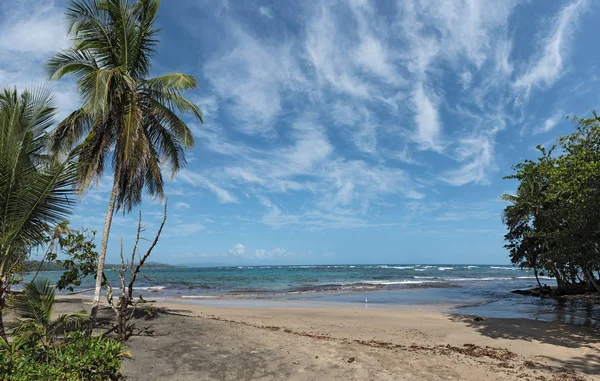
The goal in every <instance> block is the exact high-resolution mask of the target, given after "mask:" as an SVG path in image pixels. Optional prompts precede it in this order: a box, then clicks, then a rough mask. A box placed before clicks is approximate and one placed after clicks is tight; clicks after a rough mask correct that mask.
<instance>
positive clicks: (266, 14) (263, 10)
mask: <svg viewBox="0 0 600 381" xmlns="http://www.w3.org/2000/svg"><path fill="white" fill-rule="evenodd" d="M258 12H259V13H260V14H261V16H264V17H266V18H268V19H273V11H271V8H269V7H259V8H258Z"/></svg>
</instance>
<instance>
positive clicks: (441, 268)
mask: <svg viewBox="0 0 600 381" xmlns="http://www.w3.org/2000/svg"><path fill="white" fill-rule="evenodd" d="M438 270H439V271H446V270H454V267H438Z"/></svg>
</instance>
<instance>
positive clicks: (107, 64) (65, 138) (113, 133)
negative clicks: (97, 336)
mask: <svg viewBox="0 0 600 381" xmlns="http://www.w3.org/2000/svg"><path fill="white" fill-rule="evenodd" d="M158 7H159V1H158V0H137V1H135V2H132V1H129V0H104V1H98V0H72V1H71V4H70V6H69V8H68V10H67V22H68V25H69V31H70V34H71V39H72V47H71V48H70V49H67V50H64V51H62V52H60V53H57V54H56V55H55V56H54V57H53V58H52V59H51V60H50V62H49V63H48V70H49V73H50V75H51V78H53V79H60V78H62V77H64V76H66V75H73V76H74V77H75V78H76V79H77V84H78V87H79V91H80V93H81V96H82V106H81V108H79V109H78V110H76V111H75V112H73V113H72V114H71V115H69V116H68V117H67V118H66V119H65V120H64V121H63V122H62V123H60V124H59V125H58V127H57V128H56V129H55V131H54V133H53V137H52V147H53V149H54V150H55V151H63V150H69V149H71V148H72V147H73V146H75V145H77V144H79V158H78V162H79V184H80V191H81V192H84V191H85V190H86V189H87V188H88V187H89V186H90V185H91V184H93V183H98V182H99V180H100V178H101V176H102V174H103V172H104V168H105V165H106V163H107V161H109V160H110V164H111V167H112V172H113V184H112V190H111V193H110V199H109V202H108V210H107V213H106V219H105V222H104V229H103V235H102V241H101V245H100V252H99V258H98V270H97V274H96V289H95V293H94V303H93V307H92V317H93V319H95V316H96V314H97V309H98V305H99V303H100V293H101V287H102V274H103V270H104V260H105V257H106V249H107V245H108V237H109V234H110V227H111V222H112V217H113V214H114V213H115V211H118V210H123V211H124V212H129V211H130V210H131V209H132V207H134V206H135V205H137V204H139V203H140V202H141V197H142V193H143V190H144V189H146V190H147V191H148V192H149V193H150V194H151V195H154V196H156V197H162V196H163V177H162V169H163V168H166V169H167V170H169V172H170V173H171V176H173V175H174V174H175V173H176V172H177V171H178V170H179V169H180V168H181V167H182V165H184V164H185V155H184V149H185V148H189V147H192V146H193V144H194V140H193V137H192V133H191V131H190V130H189V128H188V127H187V125H186V123H185V122H184V121H183V120H182V119H181V118H180V116H179V115H181V114H188V113H189V114H191V116H192V117H194V118H195V119H197V120H199V121H200V122H202V116H201V114H200V110H199V109H198V107H197V106H196V105H194V104H193V103H192V102H190V101H189V100H187V99H186V98H184V97H183V96H182V95H181V94H182V92H183V91H186V90H190V89H193V88H195V87H196V86H197V82H196V79H195V78H194V77H191V76H188V75H184V74H179V73H174V74H166V75H161V76H158V77H155V78H151V79H149V78H148V77H149V73H150V64H151V58H152V56H153V54H154V53H155V49H156V46H157V44H158V40H157V36H158V30H157V29H156V28H155V26H154V24H155V21H156V18H157V12H158ZM178 113H179V114H178Z"/></svg>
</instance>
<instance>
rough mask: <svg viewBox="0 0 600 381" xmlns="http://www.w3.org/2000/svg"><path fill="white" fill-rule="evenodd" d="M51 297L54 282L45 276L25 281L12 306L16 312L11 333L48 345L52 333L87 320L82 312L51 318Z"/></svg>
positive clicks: (52, 310)
mask: <svg viewBox="0 0 600 381" xmlns="http://www.w3.org/2000/svg"><path fill="white" fill-rule="evenodd" d="M54 298H55V293H54V285H52V284H51V283H50V281H48V280H47V279H38V280H37V281H35V282H31V283H27V284H26V285H25V287H24V289H23V293H21V294H20V295H19V296H18V297H16V298H15V301H14V302H13V306H12V307H13V309H14V311H15V314H16V315H17V324H16V326H15V330H14V331H15V333H16V334H18V335H19V336H20V337H22V338H33V339H36V340H39V342H40V343H41V344H42V345H43V346H44V347H49V346H50V345H52V342H53V341H54V339H55V338H56V336H58V335H59V334H61V333H63V332H65V331H67V330H69V329H74V328H79V327H82V326H83V325H84V324H85V323H86V322H87V321H88V319H89V316H88V315H86V314H82V313H71V314H62V315H59V316H58V317H57V318H56V319H54Z"/></svg>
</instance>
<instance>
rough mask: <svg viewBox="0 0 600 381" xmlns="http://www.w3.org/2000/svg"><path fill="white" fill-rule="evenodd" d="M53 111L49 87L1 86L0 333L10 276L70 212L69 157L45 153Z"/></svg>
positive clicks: (72, 180) (71, 168)
mask: <svg viewBox="0 0 600 381" xmlns="http://www.w3.org/2000/svg"><path fill="white" fill-rule="evenodd" d="M54 117H55V109H54V107H53V99H52V96H51V95H50V93H49V92H48V91H44V90H39V91H37V92H31V91H23V92H21V93H19V92H18V91H17V90H12V89H4V90H1V91H0V208H1V210H0V336H1V337H4V338H6V333H5V330H4V321H3V317H2V311H3V309H4V308H5V307H6V292H7V291H8V288H9V287H10V285H11V284H12V282H13V276H14V274H15V273H16V271H17V270H18V269H19V267H20V266H21V265H22V264H23V261H24V260H25V259H26V258H27V257H28V255H29V253H30V251H31V250H32V249H33V248H35V247H37V246H39V245H42V244H44V242H46V241H47V237H48V236H49V235H51V234H52V232H53V231H54V229H55V226H56V225H57V224H60V223H61V222H62V221H64V219H65V218H66V217H67V216H68V215H69V214H70V213H71V210H72V207H73V206H74V202H73V199H72V197H73V196H74V185H75V180H76V171H75V169H76V168H75V165H73V164H72V163H71V162H72V160H71V159H72V157H71V156H68V157H67V158H66V160H63V161H61V160H58V159H56V158H53V157H51V156H49V155H48V154H47V151H46V149H45V148H46V141H47V135H46V130H47V129H48V128H50V127H51V125H52V124H53V121H54Z"/></svg>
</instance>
